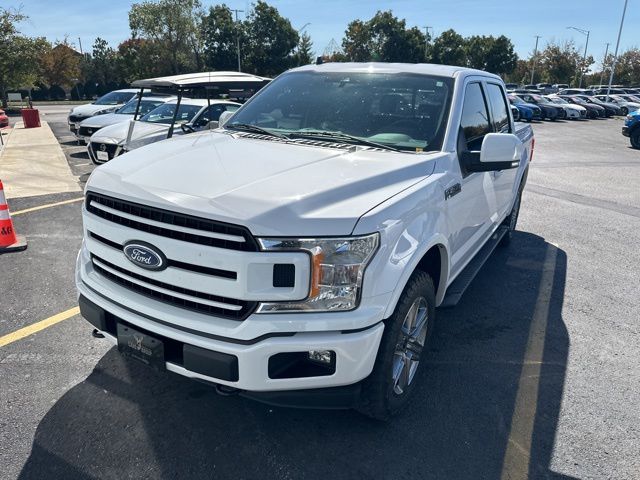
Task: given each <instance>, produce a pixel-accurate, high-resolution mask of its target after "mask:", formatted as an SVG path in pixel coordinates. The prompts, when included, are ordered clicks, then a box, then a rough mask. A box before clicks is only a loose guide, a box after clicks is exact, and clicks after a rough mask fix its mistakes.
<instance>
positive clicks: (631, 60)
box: [607, 48, 640, 85]
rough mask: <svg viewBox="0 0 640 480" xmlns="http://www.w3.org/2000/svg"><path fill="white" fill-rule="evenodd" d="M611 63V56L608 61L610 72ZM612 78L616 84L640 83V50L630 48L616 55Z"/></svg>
mask: <svg viewBox="0 0 640 480" xmlns="http://www.w3.org/2000/svg"><path fill="white" fill-rule="evenodd" d="M612 63H613V57H612V58H611V60H610V61H609V63H608V65H609V72H611V64H612ZM613 78H614V81H615V83H616V84H623V85H637V84H640V50H639V49H638V48H631V49H629V50H627V51H626V52H624V53H623V54H622V55H620V56H619V57H618V61H617V62H616V71H615V74H614V76H613ZM608 80H609V78H608V77H607V81H608Z"/></svg>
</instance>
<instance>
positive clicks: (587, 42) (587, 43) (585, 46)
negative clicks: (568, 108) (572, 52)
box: [567, 27, 591, 88]
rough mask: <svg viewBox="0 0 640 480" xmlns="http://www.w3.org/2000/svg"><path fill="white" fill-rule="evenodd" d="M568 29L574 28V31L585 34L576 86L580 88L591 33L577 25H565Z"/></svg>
mask: <svg viewBox="0 0 640 480" xmlns="http://www.w3.org/2000/svg"><path fill="white" fill-rule="evenodd" d="M567 28H568V29H571V30H575V31H576V32H580V33H581V34H583V35H586V36H587V41H586V43H585V44H584V55H583V57H582V66H581V67H580V84H579V85H578V88H582V76H583V75H584V66H585V62H586V61H587V47H588V46H589V34H590V33H591V32H590V31H589V30H583V29H582V28H577V27H567Z"/></svg>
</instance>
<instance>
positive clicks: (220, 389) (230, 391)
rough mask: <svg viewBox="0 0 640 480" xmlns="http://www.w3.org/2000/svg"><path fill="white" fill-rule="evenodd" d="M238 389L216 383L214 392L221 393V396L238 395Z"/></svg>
mask: <svg viewBox="0 0 640 480" xmlns="http://www.w3.org/2000/svg"><path fill="white" fill-rule="evenodd" d="M239 392H240V390H238V389H237V388H233V387H227V386H226V385H220V384H217V385H216V393H217V394H218V395H222V396H223V397H232V396H234V395H238V393H239Z"/></svg>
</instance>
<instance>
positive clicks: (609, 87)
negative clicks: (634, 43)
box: [606, 0, 628, 102]
mask: <svg viewBox="0 0 640 480" xmlns="http://www.w3.org/2000/svg"><path fill="white" fill-rule="evenodd" d="M627 1H628V0H624V9H623V10H622V20H620V29H619V30H618V41H617V42H616V53H614V54H613V62H612V63H611V75H609V86H608V87H607V98H606V101H607V102H608V101H609V93H610V92H611V84H612V83H613V72H615V71H616V62H617V61H618V47H619V46H620V37H621V36H622V25H624V14H625V13H627Z"/></svg>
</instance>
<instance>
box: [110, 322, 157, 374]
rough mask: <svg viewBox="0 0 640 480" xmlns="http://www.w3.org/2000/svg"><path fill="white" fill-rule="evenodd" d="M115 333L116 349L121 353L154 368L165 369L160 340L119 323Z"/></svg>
mask: <svg viewBox="0 0 640 480" xmlns="http://www.w3.org/2000/svg"><path fill="white" fill-rule="evenodd" d="M117 334H118V351H119V352H120V353H121V354H122V355H125V356H127V357H131V358H135V359H136V360H139V361H141V362H142V363H144V364H146V365H148V366H150V367H152V368H155V369H156V370H165V369H166V366H165V363H164V343H163V342H162V340H159V339H158V338H155V337H153V336H151V335H148V334H146V333H142V332H140V331H138V330H135V329H133V328H131V327H129V326H128V325H123V324H121V323H118V325H117Z"/></svg>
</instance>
